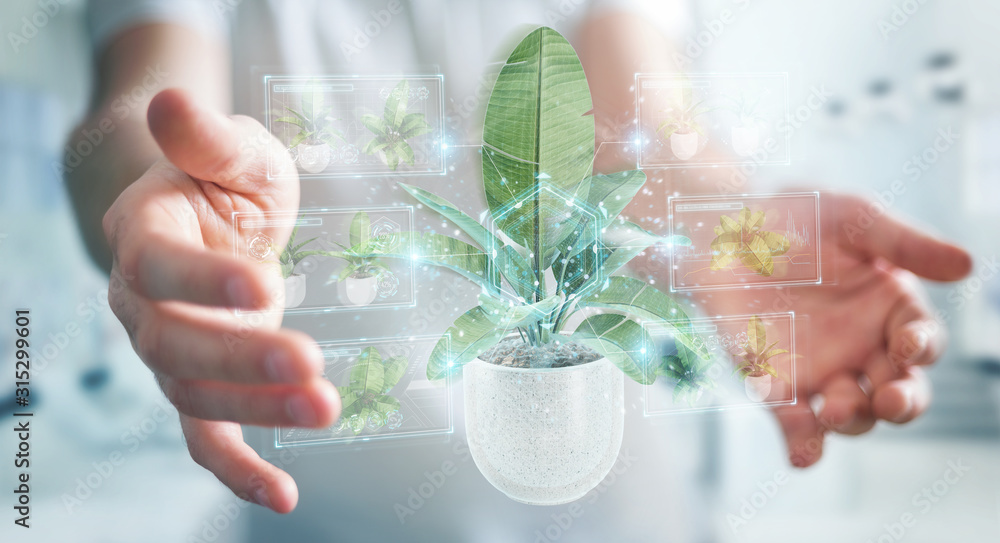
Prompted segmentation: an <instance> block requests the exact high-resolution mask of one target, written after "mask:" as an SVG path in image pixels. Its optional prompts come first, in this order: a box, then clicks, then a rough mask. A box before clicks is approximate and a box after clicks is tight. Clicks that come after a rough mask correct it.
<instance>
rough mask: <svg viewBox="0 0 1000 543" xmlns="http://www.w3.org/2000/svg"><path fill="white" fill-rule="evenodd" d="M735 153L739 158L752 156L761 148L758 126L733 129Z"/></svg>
mask: <svg viewBox="0 0 1000 543" xmlns="http://www.w3.org/2000/svg"><path fill="white" fill-rule="evenodd" d="M732 136H733V140H732V141H733V151H736V154H737V155H739V156H750V155H752V154H754V152H755V151H756V150H757V148H758V147H759V146H760V129H758V128H757V127H756V126H734V127H733V134H732Z"/></svg>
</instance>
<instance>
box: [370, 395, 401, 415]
mask: <svg viewBox="0 0 1000 543" xmlns="http://www.w3.org/2000/svg"><path fill="white" fill-rule="evenodd" d="M374 407H375V411H378V413H379V414H380V415H382V417H386V416H388V414H389V413H390V412H392V411H399V400H397V399H396V398H393V397H392V396H389V395H388V394H382V395H380V396H376V398H375V405H374Z"/></svg>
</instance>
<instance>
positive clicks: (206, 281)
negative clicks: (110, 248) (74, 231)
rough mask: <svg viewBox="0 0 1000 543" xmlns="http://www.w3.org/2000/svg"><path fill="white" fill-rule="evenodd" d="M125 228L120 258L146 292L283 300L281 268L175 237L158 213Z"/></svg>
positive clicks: (239, 302) (220, 301) (220, 300)
mask: <svg viewBox="0 0 1000 543" xmlns="http://www.w3.org/2000/svg"><path fill="white" fill-rule="evenodd" d="M148 219H149V220H144V221H139V224H140V226H137V227H136V228H134V229H132V230H131V231H129V232H126V233H123V234H120V237H119V243H118V250H117V258H118V265H119V267H120V268H121V270H122V275H123V276H124V277H131V278H132V279H131V280H130V282H129V283H130V285H131V286H132V288H134V289H135V290H136V292H138V293H139V294H140V295H142V296H145V297H147V298H151V299H155V300H179V301H185V302H192V303H196V304H200V305H208V306H217V307H235V308H243V309H263V308H265V307H269V306H271V305H273V304H275V303H277V302H278V301H279V300H280V296H277V295H276V294H275V295H272V293H277V281H276V276H277V270H276V269H271V268H274V267H273V266H272V267H271V268H268V267H266V266H261V265H259V264H256V263H252V262H249V261H246V260H239V259H237V258H235V257H233V256H232V255H227V254H224V253H221V252H217V251H210V250H207V249H205V248H203V247H199V246H194V245H192V244H190V243H183V242H181V241H178V240H175V239H174V238H173V236H171V235H169V234H168V233H165V232H162V231H160V227H159V226H156V225H158V224H162V223H159V222H157V221H156V217H155V216H150V217H148Z"/></svg>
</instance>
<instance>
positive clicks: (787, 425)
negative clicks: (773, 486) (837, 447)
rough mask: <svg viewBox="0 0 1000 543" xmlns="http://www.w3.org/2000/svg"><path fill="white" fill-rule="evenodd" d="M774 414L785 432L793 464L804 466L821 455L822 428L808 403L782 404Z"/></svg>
mask: <svg viewBox="0 0 1000 543" xmlns="http://www.w3.org/2000/svg"><path fill="white" fill-rule="evenodd" d="M773 411H774V415H775V416H776V417H777V418H778V424H779V425H781V430H782V432H783V433H784V434H785V443H786V445H787V447H788V458H789V461H790V462H791V463H792V465H793V466H795V467H798V468H806V467H809V466H811V465H813V464H815V463H816V462H817V461H819V459H820V457H822V456H823V437H824V429H823V427H822V425H821V424H820V423H819V421H818V420H817V419H816V415H815V414H814V413H813V411H812V409H811V408H810V407H809V405H808V404H805V403H804V402H800V403H798V404H796V405H782V406H778V407H775V408H774V410H773Z"/></svg>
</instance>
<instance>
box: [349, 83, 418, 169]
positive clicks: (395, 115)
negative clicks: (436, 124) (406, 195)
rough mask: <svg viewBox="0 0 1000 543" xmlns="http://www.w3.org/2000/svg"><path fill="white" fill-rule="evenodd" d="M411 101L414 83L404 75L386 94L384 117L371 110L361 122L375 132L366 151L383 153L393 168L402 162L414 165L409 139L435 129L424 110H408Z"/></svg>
mask: <svg viewBox="0 0 1000 543" xmlns="http://www.w3.org/2000/svg"><path fill="white" fill-rule="evenodd" d="M409 101H410V83H409V82H408V81H407V80H405V79H404V80H402V81H400V82H399V84H398V85H396V87H395V88H394V89H392V91H390V92H389V95H388V96H387V97H386V100H385V111H384V112H383V114H382V117H378V116H377V115H372V114H370V113H368V114H365V115H362V116H361V123H362V124H364V125H365V127H366V128H368V130H369V131H370V132H371V133H372V135H373V136H374V137H373V138H372V139H371V140H369V141H368V143H367V144H366V145H365V148H364V149H363V152H364V153H365V154H366V155H373V156H377V157H379V159H381V160H382V162H384V163H385V164H386V166H389V169H390V170H392V171H396V168H398V167H399V163H400V162H405V163H406V164H409V165H410V166H413V164H414V159H415V157H414V154H413V148H412V147H410V144H409V143H408V141H407V140H410V139H411V138H415V137H417V136H420V135H423V134H426V133H428V132H430V131H431V126H430V125H429V124H427V120H426V119H425V118H424V114H423V113H407V112H406V108H407V105H408V103H409Z"/></svg>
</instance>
